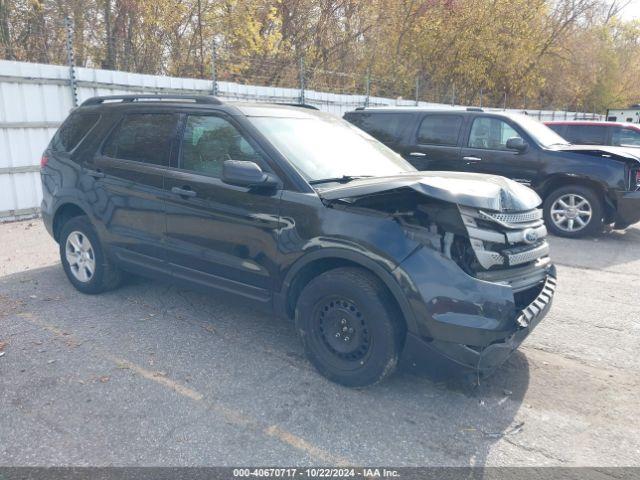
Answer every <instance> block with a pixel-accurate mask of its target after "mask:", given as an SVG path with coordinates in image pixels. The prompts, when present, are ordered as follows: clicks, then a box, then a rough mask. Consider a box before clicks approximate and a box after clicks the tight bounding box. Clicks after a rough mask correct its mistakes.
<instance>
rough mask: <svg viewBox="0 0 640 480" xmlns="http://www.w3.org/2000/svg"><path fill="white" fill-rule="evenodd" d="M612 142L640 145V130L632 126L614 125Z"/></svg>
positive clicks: (620, 144)
mask: <svg viewBox="0 0 640 480" xmlns="http://www.w3.org/2000/svg"><path fill="white" fill-rule="evenodd" d="M611 143H612V144H613V145H619V146H623V147H624V146H629V147H640V131H638V130H634V129H632V128H624V127H614V129H613V138H612V140H611Z"/></svg>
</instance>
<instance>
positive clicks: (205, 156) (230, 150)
mask: <svg viewBox="0 0 640 480" xmlns="http://www.w3.org/2000/svg"><path fill="white" fill-rule="evenodd" d="M225 160H245V161H251V162H257V163H260V162H261V160H262V159H261V156H260V154H259V153H257V152H256V151H255V150H254V149H253V147H252V146H251V145H250V144H249V142H247V140H246V139H245V138H244V137H243V136H242V135H241V134H240V132H238V130H237V129H236V127H234V126H233V125H232V124H230V123H229V122H228V121H227V120H225V119H224V118H220V117H215V116H205V115H190V116H189V117H187V124H186V126H185V131H184V136H183V140H182V160H181V164H180V165H181V168H184V169H186V170H192V171H194V172H200V173H203V174H206V175H212V176H214V177H220V176H222V165H223V163H224V161H225Z"/></svg>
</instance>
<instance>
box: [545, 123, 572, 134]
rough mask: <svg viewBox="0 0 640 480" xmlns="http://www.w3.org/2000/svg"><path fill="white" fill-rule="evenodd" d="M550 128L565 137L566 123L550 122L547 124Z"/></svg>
mask: <svg viewBox="0 0 640 480" xmlns="http://www.w3.org/2000/svg"><path fill="white" fill-rule="evenodd" d="M547 126H548V127H549V128H550V129H551V130H553V131H554V132H556V133H557V134H558V135H560V136H561V137H563V138H566V137H565V134H566V131H567V126H566V125H562V124H557V123H552V124H551V125H547Z"/></svg>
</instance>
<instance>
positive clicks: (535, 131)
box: [514, 115, 570, 147]
mask: <svg viewBox="0 0 640 480" xmlns="http://www.w3.org/2000/svg"><path fill="white" fill-rule="evenodd" d="M514 120H515V121H516V122H518V124H520V126H521V127H522V128H523V129H524V130H525V131H526V132H527V133H528V134H529V135H530V136H531V137H533V139H534V140H535V141H536V142H537V143H538V144H540V145H542V146H543V147H552V146H554V145H570V143H569V142H567V141H566V140H565V139H564V138H562V137H561V136H560V135H558V134H557V133H556V132H554V131H553V130H551V129H550V128H549V127H547V126H546V125H545V124H544V123H542V122H539V121H538V120H535V119H533V118H531V117H528V116H526V115H518V116H517V118H514Z"/></svg>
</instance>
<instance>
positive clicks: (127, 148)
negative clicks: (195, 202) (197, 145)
mask: <svg viewBox="0 0 640 480" xmlns="http://www.w3.org/2000/svg"><path fill="white" fill-rule="evenodd" d="M177 121H178V116H177V115H174V114H172V113H130V114H127V115H125V116H124V118H123V119H122V121H121V122H120V124H119V125H118V126H117V127H116V129H115V130H114V131H113V132H112V133H111V135H110V136H109V138H108V139H107V142H106V143H105V145H104V148H103V149H102V153H103V154H104V155H107V156H109V157H113V158H119V159H122V160H134V161H137V162H144V163H151V164H154V165H162V166H168V165H169V161H170V157H171V146H172V145H173V140H174V137H175V134H176V128H177Z"/></svg>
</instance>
